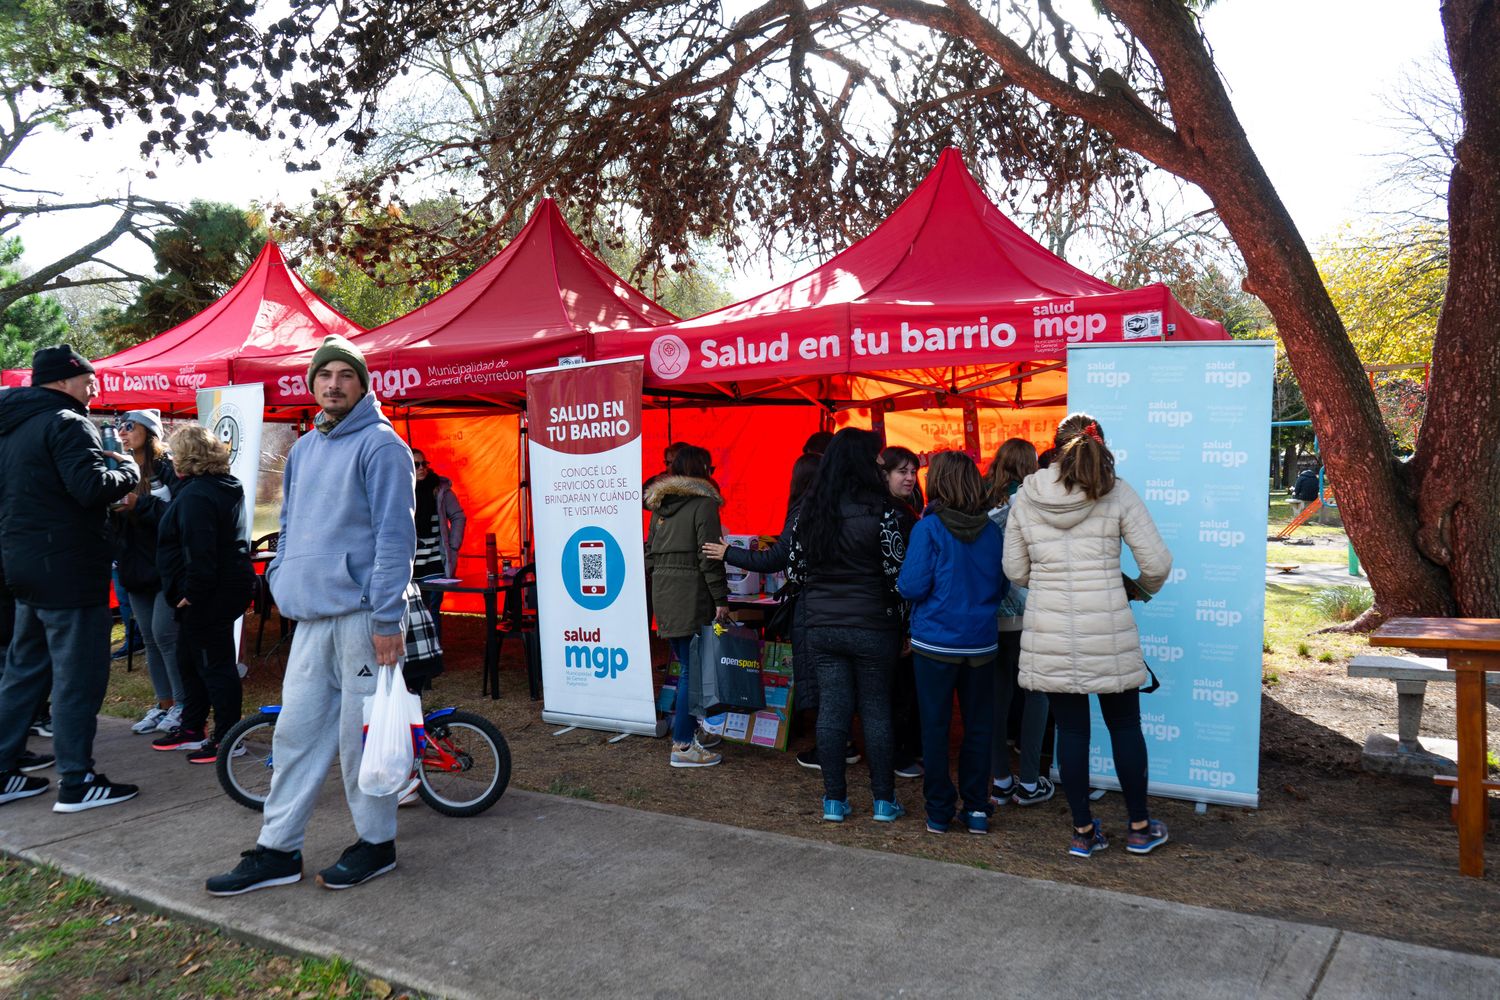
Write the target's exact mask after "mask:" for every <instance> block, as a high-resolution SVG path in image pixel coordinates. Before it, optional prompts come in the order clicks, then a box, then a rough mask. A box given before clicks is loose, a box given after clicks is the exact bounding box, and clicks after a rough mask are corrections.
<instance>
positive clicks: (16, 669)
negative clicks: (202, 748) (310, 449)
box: [0, 344, 140, 812]
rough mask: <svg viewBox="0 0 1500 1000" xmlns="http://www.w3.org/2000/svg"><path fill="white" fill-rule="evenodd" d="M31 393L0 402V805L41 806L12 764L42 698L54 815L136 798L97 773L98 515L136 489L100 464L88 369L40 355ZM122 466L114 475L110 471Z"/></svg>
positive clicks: (105, 613) (71, 356)
mask: <svg viewBox="0 0 1500 1000" xmlns="http://www.w3.org/2000/svg"><path fill="white" fill-rule="evenodd" d="M31 371H32V375H31V378H32V385H30V386H27V387H25V388H21V389H8V390H6V392H5V393H4V394H3V395H0V468H4V469H5V475H4V476H0V552H3V559H4V562H5V578H6V583H7V584H8V585H9V587H10V589H11V592H12V593H13V594H14V595H15V599H16V622H15V637H14V638H13V639H12V640H11V644H10V650H9V653H8V659H7V661H6V666H5V677H4V679H3V680H0V804H3V803H6V802H11V801H14V800H16V799H20V798H28V797H31V796H34V795H40V794H42V793H43V792H45V791H46V790H47V785H48V783H47V781H46V779H44V778H38V777H34V776H32V775H28V774H22V773H21V772H20V771H19V770H18V769H17V766H16V762H17V759H18V757H19V756H20V754H21V753H22V751H23V749H24V744H25V740H26V731H27V729H28V727H29V726H30V724H31V721H32V716H33V714H34V713H35V712H36V710H37V708H38V707H40V705H41V703H42V702H43V701H44V700H45V699H46V697H47V694H48V692H49V691H51V692H53V693H54V694H56V696H57V697H56V699H55V700H54V704H53V713H52V723H53V740H52V749H53V751H54V752H55V753H56V754H57V771H58V776H59V780H60V784H61V787H60V788H59V790H58V801H57V804H56V805H55V806H54V807H53V808H54V809H55V810H56V811H58V812H78V811H80V810H83V809H93V808H97V807H98V806H107V805H113V804H115V803H117V802H124V801H126V800H127V799H130V798H133V797H134V796H135V795H136V793H137V792H138V791H139V789H137V788H136V787H135V786H134V785H125V784H112V783H111V782H109V781H108V780H107V779H106V778H105V777H104V776H103V775H102V774H98V773H96V772H95V771H94V757H93V753H94V730H95V725H96V723H95V717H96V716H97V715H98V713H99V706H100V705H101V704H103V702H104V692H105V689H106V688H107V687H108V685H109V627H110V614H109V564H110V544H109V530H108V515H107V513H106V509H107V508H108V506H109V505H110V504H112V503H114V502H115V501H116V500H119V499H120V498H121V497H123V496H124V495H125V494H126V493H129V492H130V490H131V488H132V487H133V486H135V484H136V482H137V480H138V479H139V478H140V473H139V472H138V471H137V470H136V467H135V463H134V462H132V461H131V460H130V457H129V456H128V455H122V454H114V453H112V454H108V455H106V454H105V452H104V449H103V444H102V442H101V441H100V438H99V431H98V430H97V429H96V428H95V427H94V425H93V424H92V423H90V422H89V418H88V408H89V403H90V401H92V400H93V398H94V397H95V396H97V395H98V394H99V387H98V380H97V378H96V377H95V375H94V367H93V365H91V364H89V362H88V360H87V359H86V358H84V357H83V356H82V355H80V354H78V352H76V351H74V350H73V349H72V347H70V346H68V345H67V344H62V345H59V346H57V347H48V348H44V349H42V350H40V351H37V352H36V357H35V358H34V359H33V361H32V369H31ZM111 462H113V463H118V464H117V467H115V468H111V467H110V463H111Z"/></svg>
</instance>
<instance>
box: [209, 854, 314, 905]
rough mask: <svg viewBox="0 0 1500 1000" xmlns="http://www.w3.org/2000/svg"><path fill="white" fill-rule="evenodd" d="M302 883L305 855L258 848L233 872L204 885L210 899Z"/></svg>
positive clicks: (242, 859) (241, 861)
mask: <svg viewBox="0 0 1500 1000" xmlns="http://www.w3.org/2000/svg"><path fill="white" fill-rule="evenodd" d="M300 881H302V852H301V851H273V850H271V848H269V847H261V846H260V845H259V844H257V845H255V850H253V851H246V852H245V853H243V854H241V855H240V863H239V864H237V865H235V866H234V870H233V871H227V872H225V873H224V874H222V875H215V876H214V877H213V878H211V879H209V880H208V881H207V882H204V883H203V888H205V889H207V890H208V892H209V895H211V896H238V895H239V894H240V893H242V892H250V891H252V890H254V889H265V888H269V887H270V886H273V885H291V884H292V883H293V882H300Z"/></svg>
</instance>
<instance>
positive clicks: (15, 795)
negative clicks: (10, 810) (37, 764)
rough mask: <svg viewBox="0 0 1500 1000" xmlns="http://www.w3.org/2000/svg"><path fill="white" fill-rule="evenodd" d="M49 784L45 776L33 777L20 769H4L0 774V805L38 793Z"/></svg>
mask: <svg viewBox="0 0 1500 1000" xmlns="http://www.w3.org/2000/svg"><path fill="white" fill-rule="evenodd" d="M49 784H51V782H49V781H48V780H47V779H46V778H33V777H31V776H30V775H28V774H22V773H21V772H20V771H6V772H5V773H4V774H0V805H4V804H5V803H7V802H14V801H15V800H16V799H29V798H31V797H32V796H33V795H40V794H42V793H43V792H45V791H46V790H47V786H48V785H49Z"/></svg>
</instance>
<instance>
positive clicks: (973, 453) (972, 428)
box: [960, 396, 979, 462]
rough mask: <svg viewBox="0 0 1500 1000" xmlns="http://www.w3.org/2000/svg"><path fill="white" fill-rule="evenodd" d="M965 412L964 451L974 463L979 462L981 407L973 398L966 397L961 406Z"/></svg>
mask: <svg viewBox="0 0 1500 1000" xmlns="http://www.w3.org/2000/svg"><path fill="white" fill-rule="evenodd" d="M960 405H961V406H962V407H963V411H964V451H966V452H968V453H969V457H970V458H972V459H973V460H974V461H976V462H978V461H979V407H978V405H977V404H976V403H975V402H974V400H973V398H972V397H969V396H965V397H964V398H963V401H962V403H961V404H960Z"/></svg>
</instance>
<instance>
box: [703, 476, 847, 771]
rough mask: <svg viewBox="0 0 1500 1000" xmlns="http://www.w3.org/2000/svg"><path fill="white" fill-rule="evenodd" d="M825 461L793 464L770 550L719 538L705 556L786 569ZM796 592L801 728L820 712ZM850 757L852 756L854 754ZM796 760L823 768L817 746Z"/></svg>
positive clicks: (789, 593)
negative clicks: (800, 515)
mask: <svg viewBox="0 0 1500 1000" xmlns="http://www.w3.org/2000/svg"><path fill="white" fill-rule="evenodd" d="M822 461H823V456H822V454H821V453H817V454H814V453H808V454H803V455H799V456H798V457H797V460H796V461H795V462H793V463H792V483H791V486H790V488H789V489H788V492H787V498H786V519H785V520H784V521H783V522H782V525H781V534H780V535H778V536H777V537H776V542H775V544H773V545H772V546H771V547H770V548H769V549H761V550H758V551H757V550H754V549H742V548H738V547H736V546H733V545H729V544H726V543H725V542H724V540H723V539H719V540H718V541H714V542H705V543H704V545H703V554H704V555H706V556H708V557H709V558H710V559H722V560H724V562H725V564H727V565H729V566H735V567H737V568H739V569H748V570H750V571H751V572H752V573H778V572H781V571H782V570H784V569H786V568H787V564H788V563H789V561H790V556H791V551H792V535H793V534H794V533H795V532H796V529H797V508H798V506H799V505H800V504H801V503H802V498H803V497H804V496H806V495H807V491H808V490H810V489H811V488H812V484H813V481H814V480H815V479H817V476H818V465H819V464H820V463H821V462H822ZM797 590H798V588H797V587H796V586H795V585H791V584H789V585H788V586H787V587H786V588H785V589H784V591H783V597H782V600H784V601H789V602H791V605H792V606H791V627H790V628H789V629H788V632H789V633H790V634H789V635H788V636H787V638H788V639H789V640H790V642H791V646H792V683H793V685H794V689H795V691H796V693H797V715H798V716H799V717H802V719H803V720H804V721H802V722H801V723H799V725H802V726H805V725H807V724H808V723H807V722H806V721H805V720H806V718H807V717H808V716H813V715H816V713H817V710H818V675H817V674H816V673H815V672H814V671H813V668H812V659H811V657H809V656H808V653H807V643H806V636H805V632H806V630H805V629H803V627H802V601H801V600H799V595H798V593H797ZM768 638H769V636H768ZM848 756H850V757H852V756H853V754H852V753H850V754H849V755H848ZM796 760H797V763H798V764H800V765H802V766H803V767H806V768H811V769H812V770H817V769H818V768H820V767H822V764H820V763H819V761H820V760H821V758H820V757H819V756H818V747H817V744H816V743H814V744H813V745H812V746H811V747H808V748H807V749H806V750H803V751H802V752H801V753H799V754H797V756H796Z"/></svg>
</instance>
